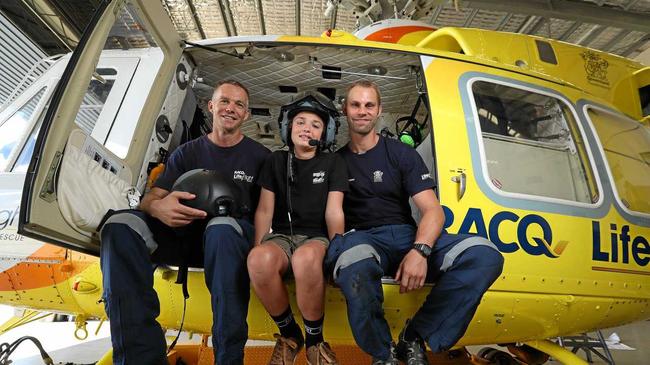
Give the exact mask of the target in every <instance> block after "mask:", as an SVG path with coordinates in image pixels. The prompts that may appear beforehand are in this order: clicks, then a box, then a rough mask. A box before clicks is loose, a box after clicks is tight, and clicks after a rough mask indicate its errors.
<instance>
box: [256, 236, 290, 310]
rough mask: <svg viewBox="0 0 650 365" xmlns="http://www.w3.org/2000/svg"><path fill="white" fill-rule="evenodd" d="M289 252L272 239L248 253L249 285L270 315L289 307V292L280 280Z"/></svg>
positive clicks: (287, 265)
mask: <svg viewBox="0 0 650 365" xmlns="http://www.w3.org/2000/svg"><path fill="white" fill-rule="evenodd" d="M288 255H289V254H288V253H287V252H285V249H283V248H282V247H281V246H280V245H278V244H276V243H275V242H274V241H265V242H263V243H262V244H261V245H259V246H256V247H254V248H253V249H252V250H251V252H250V254H249V255H248V260H247V267H248V275H249V276H250V279H251V285H252V286H253V289H254V290H255V294H257V297H258V298H259V300H260V302H262V305H263V306H264V308H265V309H266V311H267V312H268V313H269V314H270V315H271V316H278V315H280V314H282V312H284V311H285V310H286V309H287V307H289V294H288V292H287V288H286V286H285V285H284V282H283V281H282V278H283V277H284V274H285V273H286V272H287V269H288V268H289V256H288Z"/></svg>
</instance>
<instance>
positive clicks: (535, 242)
mask: <svg viewBox="0 0 650 365" xmlns="http://www.w3.org/2000/svg"><path fill="white" fill-rule="evenodd" d="M443 210H444V212H445V228H448V227H450V226H451V225H452V224H453V223H454V219H455V218H456V217H454V213H453V212H452V211H451V209H449V208H448V207H446V206H443ZM462 219H463V220H462V222H461V224H460V228H459V229H458V233H470V234H477V235H479V236H483V237H485V238H487V239H489V240H490V241H492V242H493V243H494V244H495V245H496V246H497V248H498V249H499V251H501V252H503V253H513V252H517V251H519V250H522V251H523V252H525V253H526V254H528V255H532V256H546V257H549V258H557V257H559V256H560V255H561V254H562V252H564V251H565V249H566V248H567V245H568V244H569V242H568V241H565V240H557V241H554V240H553V229H552V227H551V225H550V224H549V222H548V221H547V220H546V219H545V218H544V217H542V216H541V215H538V214H525V215H519V214H517V213H514V212H510V211H501V212H497V213H496V214H494V215H493V216H491V217H490V216H484V213H483V211H482V210H481V209H479V208H469V209H468V210H467V213H466V214H465V216H464V217H463V218H462ZM508 230H510V231H511V232H513V233H515V235H516V240H514V241H508V240H506V239H505V238H503V237H504V236H506V235H505V234H503V233H504V232H503V231H508ZM591 243H592V253H591V259H592V260H593V263H594V265H598V264H601V263H608V264H624V265H629V266H637V267H640V268H643V267H647V266H648V265H649V264H650V240H648V239H647V238H646V237H644V236H643V235H641V234H640V233H638V232H635V231H634V226H630V225H627V224H624V225H617V224H615V223H611V224H607V223H602V222H598V221H592V222H591ZM592 269H593V270H600V271H616V270H618V272H627V273H639V272H641V271H638V270H630V269H627V268H624V266H623V268H621V267H620V265H619V268H618V269H612V268H610V267H601V266H593V267H592ZM642 273H643V274H644V275H647V273H646V271H643V272H642Z"/></svg>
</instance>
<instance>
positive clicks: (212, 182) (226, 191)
mask: <svg viewBox="0 0 650 365" xmlns="http://www.w3.org/2000/svg"><path fill="white" fill-rule="evenodd" d="M172 191H185V192H188V193H192V194H194V195H195V196H196V197H195V198H194V199H191V200H182V201H181V202H182V203H183V204H184V205H187V206H188V207H191V208H195V209H200V210H203V211H205V212H206V213H207V214H208V216H209V217H225V216H228V217H240V216H241V215H242V213H243V211H244V209H245V207H243V206H242V203H241V199H240V196H239V190H238V189H237V186H236V185H235V183H234V182H233V181H232V179H231V178H230V177H228V176H226V175H224V174H222V173H220V172H217V171H213V170H205V169H195V170H190V171H187V172H186V173H184V174H183V175H181V176H179V177H178V179H176V182H174V185H173V186H172Z"/></svg>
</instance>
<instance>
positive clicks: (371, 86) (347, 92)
mask: <svg viewBox="0 0 650 365" xmlns="http://www.w3.org/2000/svg"><path fill="white" fill-rule="evenodd" d="M357 86H360V87H365V88H367V89H373V90H375V94H377V105H381V92H379V86H377V84H375V83H374V82H372V81H370V80H365V79H361V80H357V81H355V82H353V83H352V84H351V85H350V86H348V88H347V89H345V99H346V100H347V99H348V95H350V90H352V89H353V88H355V87H357Z"/></svg>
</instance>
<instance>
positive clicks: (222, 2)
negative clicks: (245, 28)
mask: <svg viewBox="0 0 650 365" xmlns="http://www.w3.org/2000/svg"><path fill="white" fill-rule="evenodd" d="M219 10H221V17H222V18H223V24H224V25H225V26H226V33H228V37H233V36H236V35H237V29H235V21H234V20H233V18H232V11H230V3H229V2H228V0H219Z"/></svg>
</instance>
